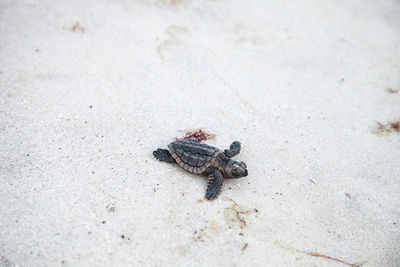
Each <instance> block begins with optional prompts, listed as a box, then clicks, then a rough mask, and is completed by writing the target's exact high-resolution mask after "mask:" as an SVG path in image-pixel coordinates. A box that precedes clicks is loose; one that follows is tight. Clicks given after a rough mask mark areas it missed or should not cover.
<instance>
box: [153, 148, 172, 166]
mask: <svg viewBox="0 0 400 267" xmlns="http://www.w3.org/2000/svg"><path fill="white" fill-rule="evenodd" d="M153 155H154V157H155V158H156V159H158V160H161V161H165V162H170V163H174V162H175V160H174V158H173V157H172V156H171V153H169V151H168V150H166V149H161V148H159V149H157V150H155V151H153Z"/></svg>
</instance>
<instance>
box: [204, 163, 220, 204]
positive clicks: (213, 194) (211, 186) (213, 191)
mask: <svg viewBox="0 0 400 267" xmlns="http://www.w3.org/2000/svg"><path fill="white" fill-rule="evenodd" d="M223 182H224V177H223V176H222V173H221V172H220V171H219V170H218V169H212V171H211V174H210V176H209V178H208V186H207V191H206V198H207V199H208V200H213V199H216V198H217V197H218V195H219V193H220V192H221V188H222V183H223Z"/></svg>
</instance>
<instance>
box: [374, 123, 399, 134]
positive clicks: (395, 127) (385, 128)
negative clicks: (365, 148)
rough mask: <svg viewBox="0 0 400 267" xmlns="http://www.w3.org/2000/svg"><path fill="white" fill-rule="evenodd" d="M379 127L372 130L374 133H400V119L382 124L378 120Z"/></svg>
mask: <svg viewBox="0 0 400 267" xmlns="http://www.w3.org/2000/svg"><path fill="white" fill-rule="evenodd" d="M377 124H378V128H376V129H375V130H373V131H372V133H374V134H377V135H387V134H389V133H400V120H399V121H394V122H389V123H387V124H382V123H380V122H377Z"/></svg>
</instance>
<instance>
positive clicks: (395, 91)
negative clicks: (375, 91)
mask: <svg viewBox="0 0 400 267" xmlns="http://www.w3.org/2000/svg"><path fill="white" fill-rule="evenodd" d="M386 91H388V92H389V93H391V94H398V95H400V89H392V88H387V89H386Z"/></svg>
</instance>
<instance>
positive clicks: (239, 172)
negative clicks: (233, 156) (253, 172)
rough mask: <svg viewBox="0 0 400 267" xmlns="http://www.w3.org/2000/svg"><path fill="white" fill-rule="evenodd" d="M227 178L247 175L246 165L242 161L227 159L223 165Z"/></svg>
mask: <svg viewBox="0 0 400 267" xmlns="http://www.w3.org/2000/svg"><path fill="white" fill-rule="evenodd" d="M225 174H226V177H227V178H240V177H245V176H247V175H248V172H247V165H246V163H244V162H243V161H236V160H229V161H228V163H227V164H226V167H225Z"/></svg>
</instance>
